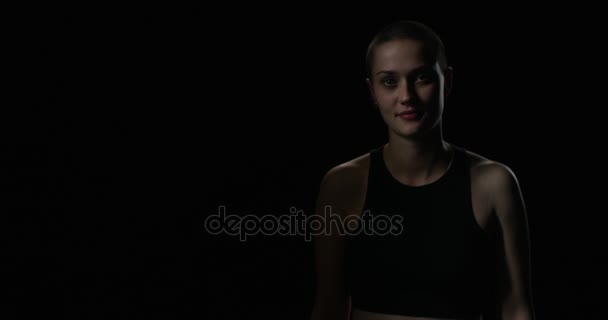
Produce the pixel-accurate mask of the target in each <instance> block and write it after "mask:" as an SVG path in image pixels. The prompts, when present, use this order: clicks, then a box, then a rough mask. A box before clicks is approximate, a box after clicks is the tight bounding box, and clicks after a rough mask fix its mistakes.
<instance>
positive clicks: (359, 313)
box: [347, 150, 494, 320]
mask: <svg viewBox="0 0 608 320" xmlns="http://www.w3.org/2000/svg"><path fill="white" fill-rule="evenodd" d="M461 151H462V152H463V155H464V156H465V157H466V158H467V163H466V164H467V166H469V168H468V169H469V170H468V172H470V193H468V194H469V197H470V206H471V210H470V211H472V212H471V213H470V214H471V215H472V217H471V218H472V219H471V221H473V222H474V223H475V224H476V227H478V229H479V230H481V231H482V232H484V233H486V234H487V235H490V234H492V233H493V228H494V223H493V219H492V214H491V208H490V205H489V201H488V198H487V196H486V195H484V193H483V187H482V186H481V184H480V179H479V177H480V175H481V172H482V171H483V170H482V169H480V166H482V165H483V164H484V163H485V162H486V161H487V160H486V159H483V158H482V157H480V156H478V155H475V154H472V153H469V152H464V150H461ZM455 156H456V155H455ZM376 161H377V160H376ZM371 162H372V160H371V159H370V154H369V153H368V154H367V155H364V156H362V157H360V158H357V159H355V160H353V163H354V164H355V165H356V166H357V167H358V168H359V169H360V179H358V183H359V184H360V187H358V188H354V189H356V190H358V191H357V194H355V195H353V197H352V206H351V208H352V209H353V210H352V211H351V212H350V214H355V215H359V216H360V217H361V215H362V214H363V212H364V211H365V209H366V206H367V200H369V199H368V198H369V197H368V196H369V194H368V191H370V190H368V182H369V181H368V178H369V175H368V173H369V170H370V165H371ZM376 165H377V164H376ZM461 165H462V163H461ZM385 168H386V167H385ZM386 172H387V173H388V174H389V175H390V172H388V169H387V171H386ZM445 174H447V172H446V173H445ZM445 174H444V175H445ZM444 175H441V176H440V177H437V179H436V180H439V179H442V178H444ZM392 178H394V176H392ZM394 179H395V180H397V179H396V178H394ZM435 182H436V181H431V182H429V185H432V184H434V183H435ZM370 192H373V190H371V191H370ZM366 199H367V200H366ZM405 223H406V225H407V222H405ZM347 267H348V266H347ZM351 267H352V266H351ZM380 273H381V272H378V274H380ZM455 289H456V290H458V288H455ZM465 289H470V288H465V287H464V286H463V287H462V290H465ZM369 295H370V296H374V295H378V296H381V295H382V292H369ZM351 315H352V318H351V319H353V320H418V319H425V320H428V319H437V320H439V319H467V320H468V319H478V318H479V317H460V318H454V317H451V318H446V317H434V318H432V317H431V318H430V317H414V316H405V315H398V314H390V313H386V312H381V313H380V312H371V311H369V310H364V309H360V308H358V306H357V305H356V303H355V305H353V308H352V313H351Z"/></svg>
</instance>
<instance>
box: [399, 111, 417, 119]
mask: <svg viewBox="0 0 608 320" xmlns="http://www.w3.org/2000/svg"><path fill="white" fill-rule="evenodd" d="M420 114H421V113H420V112H417V111H416V110H407V111H403V112H399V113H397V117H399V118H401V119H403V120H414V119H417V118H419V116H420Z"/></svg>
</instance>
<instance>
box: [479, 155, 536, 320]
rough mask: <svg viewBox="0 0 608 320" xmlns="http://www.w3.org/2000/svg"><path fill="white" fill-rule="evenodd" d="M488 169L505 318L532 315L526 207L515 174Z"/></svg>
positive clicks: (503, 168) (498, 168)
mask: <svg viewBox="0 0 608 320" xmlns="http://www.w3.org/2000/svg"><path fill="white" fill-rule="evenodd" d="M490 172H491V173H489V178H490V179H491V187H492V191H493V192H492V194H493V201H492V203H493V210H494V212H495V214H496V217H497V218H498V222H499V226H500V227H499V230H498V231H499V237H498V239H499V244H500V245H499V252H498V253H499V258H500V260H499V261H500V262H501V263H500V266H501V268H500V269H499V271H500V286H499V288H500V299H501V301H500V305H501V307H502V308H501V309H502V310H501V313H502V314H503V317H504V318H505V319H533V318H534V314H533V313H534V312H533V307H532V289H531V279H530V278H531V277H530V269H531V268H530V243H529V231H528V230H529V228H528V220H527V216H526V208H525V204H524V200H523V196H522V193H521V190H520V187H519V183H518V181H517V178H516V177H515V174H514V173H513V172H512V171H511V170H510V169H509V168H508V167H506V166H504V165H501V164H496V165H494V166H493V168H492V170H491V171H490Z"/></svg>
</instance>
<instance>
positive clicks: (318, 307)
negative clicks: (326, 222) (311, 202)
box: [311, 165, 362, 320]
mask: <svg viewBox="0 0 608 320" xmlns="http://www.w3.org/2000/svg"><path fill="white" fill-rule="evenodd" d="M361 177H362V174H361V171H360V170H359V169H358V168H356V167H353V166H348V165H346V166H344V165H343V166H338V167H336V168H334V169H332V170H330V171H329V172H328V173H327V174H326V175H325V177H324V178H323V181H322V182H321V187H320V192H319V197H318V199H317V206H316V212H315V215H316V216H317V217H319V218H323V217H324V216H325V214H326V213H327V209H326V208H327V207H330V208H331V213H333V214H337V215H339V216H340V217H341V218H342V219H344V218H345V217H346V215H347V213H348V212H349V211H352V208H353V199H357V198H359V197H358V194H359V193H360V188H359V186H361V183H360V178H361ZM313 242H314V249H315V269H316V274H317V290H316V297H315V303H314V308H313V311H312V316H311V320H346V319H349V318H350V300H349V295H348V292H347V289H346V283H345V279H344V247H345V236H344V235H340V234H338V230H336V229H331V232H328V233H327V234H322V235H314V236H313Z"/></svg>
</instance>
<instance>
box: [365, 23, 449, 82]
mask: <svg viewBox="0 0 608 320" xmlns="http://www.w3.org/2000/svg"><path fill="white" fill-rule="evenodd" d="M403 39H409V40H415V41H420V42H421V43H422V44H423V50H424V51H423V54H424V56H425V58H426V59H428V61H432V62H438V63H439V67H440V68H441V71H442V72H443V71H445V69H446V68H447V66H448V61H447V57H446V54H445V47H444V46H443V42H442V41H441V38H439V35H437V33H436V32H435V31H434V30H433V29H431V28H429V27H428V26H426V25H424V24H422V23H420V22H417V21H411V20H403V21H397V22H393V23H391V24H389V25H387V26H386V27H384V28H383V29H382V30H380V31H379V32H378V33H377V34H376V36H375V37H374V38H373V39H372V41H371V43H370V44H369V46H368V47H367V55H366V56H365V63H366V67H367V76H368V77H370V78H371V76H372V62H373V59H374V49H376V47H377V46H378V45H380V44H382V43H385V42H389V41H392V40H403Z"/></svg>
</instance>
